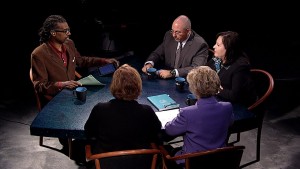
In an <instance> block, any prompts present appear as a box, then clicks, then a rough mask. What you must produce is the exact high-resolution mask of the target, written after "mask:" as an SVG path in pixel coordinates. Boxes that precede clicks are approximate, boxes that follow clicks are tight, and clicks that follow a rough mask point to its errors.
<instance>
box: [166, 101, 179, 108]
mask: <svg viewBox="0 0 300 169" xmlns="http://www.w3.org/2000/svg"><path fill="white" fill-rule="evenodd" d="M173 105H177V103H175V102H173V103H169V104H165V105H164V107H165V108H167V107H170V106H173Z"/></svg>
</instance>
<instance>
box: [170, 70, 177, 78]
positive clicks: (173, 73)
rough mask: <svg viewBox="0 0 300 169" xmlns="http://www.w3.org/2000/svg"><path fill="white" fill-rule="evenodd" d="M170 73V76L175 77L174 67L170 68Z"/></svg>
mask: <svg viewBox="0 0 300 169" xmlns="http://www.w3.org/2000/svg"><path fill="white" fill-rule="evenodd" d="M170 73H171V75H172V77H175V76H176V71H175V69H173V70H171V71H170Z"/></svg>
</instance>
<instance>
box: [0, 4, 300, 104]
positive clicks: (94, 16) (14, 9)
mask: <svg viewBox="0 0 300 169" xmlns="http://www.w3.org/2000/svg"><path fill="white" fill-rule="evenodd" d="M121 3H122V4H120V2H118V1H109V2H105V1H96V0H51V1H49V0H46V1H30V2H28V1H25V2H24V1H23V2H15V1H10V2H7V3H6V5H5V6H3V7H4V8H6V11H8V12H5V13H4V12H2V13H3V14H2V15H1V17H2V19H1V21H2V24H1V25H2V26H1V27H2V28H1V30H2V31H1V32H2V33H1V35H2V56H1V58H2V59H1V69H0V70H1V75H2V80H1V81H2V82H1V89H2V92H1V96H0V101H1V102H0V103H3V104H9V103H12V102H14V100H15V99H16V98H24V97H25V98H26V97H27V96H31V94H32V86H31V82H30V80H29V75H28V74H29V72H28V70H29V68H30V53H31V51H32V50H33V49H34V48H35V47H36V46H37V45H38V43H39V37H38V29H39V28H40V26H41V25H42V23H43V21H44V19H45V18H46V17H47V16H49V15H51V14H60V15H63V16H64V17H65V18H66V19H67V21H68V23H69V26H70V27H71V33H72V35H71V38H72V39H73V40H74V41H75V44H76V47H77V48H78V50H79V51H80V53H81V54H82V55H97V54H99V53H101V52H103V51H102V45H101V38H102V36H103V33H104V32H109V33H110V37H109V38H110V39H113V40H115V42H116V44H117V45H118V46H117V49H118V50H120V51H123V50H124V51H126V50H133V51H134V52H135V54H136V55H138V56H139V57H141V58H142V59H145V58H146V57H147V55H148V54H149V53H150V52H151V51H152V50H154V49H155V47H156V46H157V45H158V44H159V43H160V42H161V41H162V38H163V34H164V33H165V31H166V30H168V29H170V28H171V24H172V21H173V20H174V19H175V18H176V17H177V16H178V15H180V14H185V15H187V16H189V17H190V19H191V21H192V28H193V29H194V30H196V31H197V32H198V33H199V34H200V35H202V36H203V37H204V38H205V39H206V40H207V42H208V43H209V45H210V47H212V46H213V45H214V43H215V35H216V33H218V32H220V31H226V30H233V31H237V32H239V33H240V35H241V37H242V39H243V41H244V44H245V47H246V50H247V52H248V54H249V55H250V57H251V60H252V64H253V66H254V67H258V68H263V69H266V70H268V71H270V72H271V73H272V74H273V76H274V78H275V79H277V80H282V79H294V78H299V75H300V67H299V66H298V63H299V52H298V50H297V49H298V46H299V45H300V36H299V33H298V32H299V30H300V29H299V26H298V25H299V23H298V21H299V15H297V14H298V11H297V9H296V7H297V5H295V4H288V3H280V4H279V3H278V4H275V3H272V4H268V5H262V4H260V3H259V2H254V1H251V2H245V1H243V2H240V3H233V2H222V3H219V2H215V1H214V2H205V3H204V2H203V5H199V3H200V4H201V3H202V2H197V5H196V4H194V3H195V2H194V1H191V2H189V1H179V2H176V1H171V2H163V1H158V2H155V1H151V2H144V1H140V2H135V3H133V2H131V1H121ZM161 3H164V5H162V4H161ZM165 3H169V4H165ZM3 44H4V45H3Z"/></svg>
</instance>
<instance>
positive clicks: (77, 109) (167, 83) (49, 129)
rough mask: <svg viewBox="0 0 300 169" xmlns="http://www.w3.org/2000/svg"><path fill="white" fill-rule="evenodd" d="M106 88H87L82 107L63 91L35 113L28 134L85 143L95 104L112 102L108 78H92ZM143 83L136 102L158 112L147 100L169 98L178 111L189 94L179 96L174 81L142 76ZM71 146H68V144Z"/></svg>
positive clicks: (67, 91)
mask: <svg viewBox="0 0 300 169" xmlns="http://www.w3.org/2000/svg"><path fill="white" fill-rule="evenodd" d="M94 77H95V78H97V79H98V80H99V81H100V82H101V83H104V84H106V85H105V86H87V88H88V92H87V98H86V102H84V103H82V102H80V101H79V100H77V99H76V97H75V95H74V94H73V91H72V90H67V89H64V90H62V91H61V92H60V93H59V94H57V95H56V96H55V97H54V98H53V99H52V100H51V101H50V102H49V103H48V104H47V105H46V106H45V107H44V108H43V109H42V110H41V112H39V113H38V115H37V116H36V118H35V119H34V120H33V122H32V124H31V126H30V134H31V135H36V136H46V137H59V138H68V139H69V143H71V142H70V141H71V139H72V138H73V139H85V138H86V137H85V133H84V124H85V122H86V121H87V119H88V117H89V115H90V112H91V110H92V108H93V107H94V105H95V104H97V103H98V102H107V101H109V100H111V99H112V98H113V96H112V95H111V93H110V91H109V84H110V82H111V79H112V78H111V77H99V76H97V74H96V75H94ZM141 77H142V80H143V91H142V94H141V96H140V97H139V98H138V102H139V103H142V104H148V105H151V106H152V108H153V110H154V111H158V110H157V109H156V108H155V107H154V106H153V105H152V104H151V103H150V102H149V101H148V100H147V97H148V96H153V95H158V94H163V93H166V94H169V95H170V97H171V98H173V99H174V100H175V101H176V102H177V103H179V104H180V107H185V106H186V104H185V100H186V97H187V95H188V94H189V93H190V92H189V90H188V86H187V85H185V90H184V91H182V92H179V91H177V90H176V86H175V80H174V79H167V80H165V79H152V80H149V79H148V78H147V76H146V75H144V74H141ZM69 146H70V144H69Z"/></svg>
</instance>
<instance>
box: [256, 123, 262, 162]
mask: <svg viewBox="0 0 300 169" xmlns="http://www.w3.org/2000/svg"><path fill="white" fill-rule="evenodd" d="M261 129H262V127H259V128H258V129H257V138H256V139H257V141H256V161H260V140H261Z"/></svg>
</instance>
